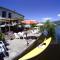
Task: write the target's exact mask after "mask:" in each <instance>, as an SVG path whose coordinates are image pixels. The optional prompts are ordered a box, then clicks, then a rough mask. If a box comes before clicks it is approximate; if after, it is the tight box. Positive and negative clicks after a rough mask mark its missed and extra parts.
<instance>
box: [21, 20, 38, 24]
mask: <svg viewBox="0 0 60 60" xmlns="http://www.w3.org/2000/svg"><path fill="white" fill-rule="evenodd" d="M22 23H24V24H37V23H38V22H37V21H35V20H24V21H22Z"/></svg>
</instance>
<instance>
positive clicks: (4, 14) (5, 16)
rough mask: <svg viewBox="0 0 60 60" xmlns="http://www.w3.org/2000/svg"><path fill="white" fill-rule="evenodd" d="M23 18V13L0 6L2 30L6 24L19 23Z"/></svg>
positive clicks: (0, 25)
mask: <svg viewBox="0 0 60 60" xmlns="http://www.w3.org/2000/svg"><path fill="white" fill-rule="evenodd" d="M21 20H24V15H22V14H20V13H18V12H16V11H12V10H10V9H7V8H4V7H0V27H1V29H2V30H5V29H8V28H6V26H8V27H9V30H10V27H11V26H16V25H17V24H20V21H21Z"/></svg>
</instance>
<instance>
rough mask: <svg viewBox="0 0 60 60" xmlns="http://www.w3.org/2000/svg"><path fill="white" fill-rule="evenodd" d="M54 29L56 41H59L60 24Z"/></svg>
mask: <svg viewBox="0 0 60 60" xmlns="http://www.w3.org/2000/svg"><path fill="white" fill-rule="evenodd" d="M55 31H56V40H57V42H58V43H60V26H57V27H56V29H55Z"/></svg>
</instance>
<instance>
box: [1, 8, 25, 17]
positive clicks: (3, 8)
mask: <svg viewBox="0 0 60 60" xmlns="http://www.w3.org/2000/svg"><path fill="white" fill-rule="evenodd" d="M0 8H1V9H6V10H9V11H11V12H14V13H16V14H18V15H21V16H23V17H24V15H22V14H20V13H18V12H16V11H13V10H10V9H8V8H5V7H0Z"/></svg>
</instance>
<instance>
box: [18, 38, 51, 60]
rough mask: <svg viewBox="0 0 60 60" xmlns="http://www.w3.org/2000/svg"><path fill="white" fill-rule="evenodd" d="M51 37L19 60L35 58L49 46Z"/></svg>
mask: <svg viewBox="0 0 60 60" xmlns="http://www.w3.org/2000/svg"><path fill="white" fill-rule="evenodd" d="M50 42H51V37H50V38H48V39H45V40H44V41H43V42H42V43H41V44H40V45H39V46H37V47H36V48H34V49H33V50H31V51H30V52H29V53H27V54H25V55H24V56H23V57H21V58H20V59H19V60H28V59H30V58H32V57H35V56H37V55H38V54H40V53H42V52H43V51H44V50H45V49H46V48H47V47H48V46H49V44H50Z"/></svg>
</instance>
